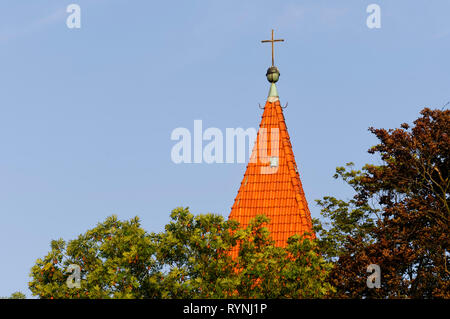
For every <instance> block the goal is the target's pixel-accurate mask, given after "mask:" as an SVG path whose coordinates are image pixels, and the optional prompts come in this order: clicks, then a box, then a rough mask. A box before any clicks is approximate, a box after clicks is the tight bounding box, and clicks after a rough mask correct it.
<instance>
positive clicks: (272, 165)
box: [270, 156, 278, 167]
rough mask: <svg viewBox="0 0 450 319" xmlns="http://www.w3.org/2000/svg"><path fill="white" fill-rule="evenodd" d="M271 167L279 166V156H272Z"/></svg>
mask: <svg viewBox="0 0 450 319" xmlns="http://www.w3.org/2000/svg"><path fill="white" fill-rule="evenodd" d="M270 167H278V157H277V156H272V157H271V158H270Z"/></svg>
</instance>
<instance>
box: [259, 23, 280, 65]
mask: <svg viewBox="0 0 450 319" xmlns="http://www.w3.org/2000/svg"><path fill="white" fill-rule="evenodd" d="M283 41H284V39H275V40H274V38H273V29H272V40H262V41H261V42H262V43H266V42H272V66H274V58H273V44H274V43H275V42H283Z"/></svg>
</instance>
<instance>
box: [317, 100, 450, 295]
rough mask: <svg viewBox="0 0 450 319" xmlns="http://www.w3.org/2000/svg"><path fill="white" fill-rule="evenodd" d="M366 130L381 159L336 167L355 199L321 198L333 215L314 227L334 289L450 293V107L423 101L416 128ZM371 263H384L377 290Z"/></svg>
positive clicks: (365, 292)
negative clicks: (360, 166)
mask: <svg viewBox="0 0 450 319" xmlns="http://www.w3.org/2000/svg"><path fill="white" fill-rule="evenodd" d="M369 130H370V131H371V132H372V133H373V134H375V136H376V137H377V138H378V139H379V141H380V143H379V144H377V145H375V146H374V147H372V148H371V149H370V150H369V153H370V154H374V155H377V156H379V157H380V159H381V161H382V163H381V165H372V164H367V165H365V166H364V167H363V169H362V170H361V171H359V170H357V171H356V170H353V169H352V165H349V166H348V167H347V168H342V167H341V168H338V169H337V174H336V175H335V177H336V178H338V177H340V178H342V179H343V180H344V181H345V182H346V183H348V184H349V185H350V186H351V187H352V188H353V189H354V190H355V196H354V198H353V199H351V200H350V201H341V200H337V199H335V198H333V197H325V198H324V199H323V200H321V201H318V204H319V205H320V206H321V207H322V214H323V216H325V217H326V218H327V219H328V220H329V221H330V222H329V223H328V225H325V226H323V225H322V224H321V223H320V222H318V221H317V220H316V221H315V227H316V230H317V234H318V236H319V246H320V247H321V248H322V249H323V251H324V252H325V254H326V257H327V258H328V259H329V260H330V259H334V260H335V261H336V264H335V267H334V269H333V271H332V273H331V277H330V280H331V283H332V284H333V285H334V286H335V287H336V288H337V293H336V294H335V296H337V297H353V298H355V297H376V298H386V297H388V298H449V297H450V280H449V279H450V273H449V270H448V264H449V253H448V252H449V243H450V240H449V235H448V234H449V204H448V200H449V189H450V181H449V168H450V163H449V154H450V152H449V147H450V139H449V135H450V111H449V110H430V109H428V108H425V109H423V110H422V111H421V117H419V118H418V119H417V120H416V121H415V122H414V126H413V127H410V126H409V125H408V124H402V125H401V128H399V129H390V130H385V129H374V128H370V129H369ZM369 264H377V265H379V266H380V267H381V273H382V286H381V288H380V289H369V288H368V287H367V286H366V278H367V276H368V273H367V272H366V269H367V266H368V265H369Z"/></svg>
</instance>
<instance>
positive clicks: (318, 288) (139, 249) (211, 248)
mask: <svg viewBox="0 0 450 319" xmlns="http://www.w3.org/2000/svg"><path fill="white" fill-rule="evenodd" d="M267 222H268V219H267V218H266V217H264V216H258V217H257V218H256V219H255V220H253V221H252V222H251V224H250V225H249V226H248V227H247V228H245V229H240V228H239V225H238V223H237V222H236V221H232V220H227V221H226V220H224V218H223V217H222V216H219V215H214V214H205V215H197V216H194V215H193V214H191V213H190V212H189V210H188V209H187V208H177V209H175V210H173V211H172V213H171V221H170V223H169V224H167V225H166V226H165V231H163V232H161V233H150V234H148V233H146V232H145V231H144V230H143V229H142V228H141V227H140V224H139V220H138V218H134V219H132V220H130V221H125V222H121V221H118V220H117V218H116V217H115V216H112V217H109V218H107V219H106V221H105V222H104V223H100V224H98V225H97V227H95V228H94V229H92V230H89V231H87V232H86V233H85V234H83V235H80V236H78V238H77V239H75V240H72V241H69V242H68V243H66V242H64V241H63V240H58V241H52V244H51V247H52V250H51V251H50V252H49V254H48V255H47V256H46V257H44V258H43V259H38V260H37V262H36V265H34V266H33V268H32V272H31V277H32V280H31V282H30V283H29V286H30V290H31V291H32V293H33V295H36V296H39V297H40V298H229V297H233V298H282V297H283V298H315V297H322V296H324V295H326V294H327V293H329V292H330V291H333V288H332V287H331V285H330V284H329V283H327V282H326V277H327V276H328V273H329V271H330V269H331V264H330V263H327V262H326V261H325V260H324V259H323V258H322V257H321V256H320V254H318V252H317V245H316V244H315V243H314V242H311V241H309V240H308V239H303V238H301V237H299V236H295V237H292V238H290V239H289V244H288V246H287V247H286V248H280V247H275V246H274V242H273V241H272V240H271V238H270V234H269V232H268V230H267V228H266V227H265V226H264V225H265V223H267ZM238 243H239V245H240V246H239V247H240V251H239V256H238V257H237V258H235V259H233V258H232V257H231V254H230V249H231V248H232V247H234V246H236V245H237V244H238ZM70 264H76V265H79V266H80V268H81V273H80V279H81V287H80V288H69V287H68V285H67V284H66V281H67V278H68V274H66V273H65V270H66V269H67V268H68V267H69V265H70Z"/></svg>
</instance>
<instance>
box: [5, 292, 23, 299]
mask: <svg viewBox="0 0 450 319" xmlns="http://www.w3.org/2000/svg"><path fill="white" fill-rule="evenodd" d="M26 298H27V296H25V294H24V293H22V292H20V291H16V292H13V293H12V294H11V296H9V297H0V299H26Z"/></svg>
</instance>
